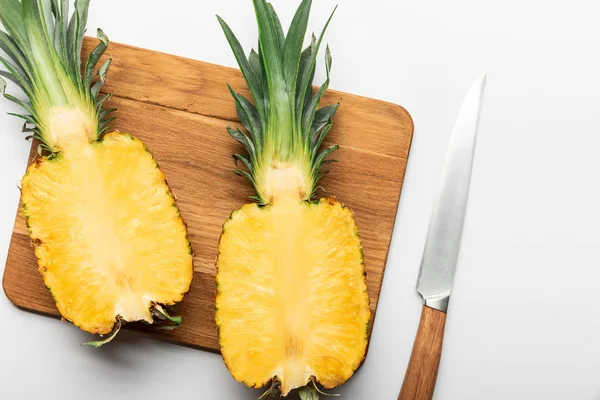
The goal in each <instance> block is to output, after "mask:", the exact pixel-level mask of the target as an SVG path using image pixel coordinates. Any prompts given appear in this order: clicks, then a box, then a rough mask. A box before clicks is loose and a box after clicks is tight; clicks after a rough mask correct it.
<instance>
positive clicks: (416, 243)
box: [0, 0, 600, 400]
mask: <svg viewBox="0 0 600 400" xmlns="http://www.w3.org/2000/svg"><path fill="white" fill-rule="evenodd" d="M297 3H298V1H283V0H275V6H276V7H277V9H278V10H279V11H280V14H281V15H282V19H283V20H284V23H285V24H287V23H288V22H289V21H290V20H291V16H292V13H293V9H294V8H295V6H296V5H297ZM315 3H316V4H315V6H314V10H313V14H312V19H311V27H313V29H317V28H319V27H320V26H321V25H322V23H323V22H324V21H325V19H326V17H327V15H328V13H329V12H330V10H331V9H332V7H333V6H334V5H335V2H334V0H321V1H316V2H315ZM340 3H341V4H340V8H339V9H338V13H337V15H336V16H335V19H334V20H333V23H332V25H331V28H330V31H329V34H328V35H327V42H329V43H330V45H331V48H332V53H333V57H334V64H333V71H332V78H333V81H332V88H334V89H338V90H343V91H348V92H353V93H356V94H360V95H366V96H371V97H376V98H380V99H384V100H388V101H392V102H395V103H399V104H401V105H403V106H405V107H406V108H407V109H408V110H409V111H410V113H411V114H412V116H413V118H414V121H415V125H416V132H415V137H414V144H413V148H412V154H411V158H410V162H409V168H408V173H407V176H406V182H405V186H404V192H403V195H402V200H401V204H400V210H399V213H398V220H397V226H396V231H395V234H394V238H393V246H392V250H391V253H390V257H389V264H388V269H387V273H386V276H385V280H384V286H383V292H382V295H381V302H380V306H379V312H378V314H377V320H376V323H375V327H374V332H373V340H372V344H371V348H370V353H369V357H368V359H367V361H366V363H365V364H364V366H363V367H362V369H361V370H360V371H359V372H358V373H357V374H356V375H355V377H354V378H352V379H351V380H350V381H349V382H348V383H347V384H346V385H344V386H343V387H342V388H341V389H339V390H338V392H340V393H342V394H343V398H344V399H360V400H369V399H378V400H386V399H389V400H392V399H396V397H397V394H398V391H399V389H400V385H401V381H402V377H403V375H404V371H405V368H406V365H407V361H408V358H409V354H410V351H411V347H412V342H413V339H414V334H415V331H416V327H417V324H418V320H419V314H420V311H421V301H420V299H419V298H418V296H417V294H416V293H415V291H414V289H413V288H414V285H415V279H416V276H417V269H418V266H419V261H420V256H421V251H422V247H423V241H424V238H425V230H426V227H427V224H428V219H429V212H430V208H431V204H432V201H433V198H434V194H435V191H436V187H437V182H438V177H439V173H440V169H441V166H442V162H443V159H444V154H445V151H446V146H447V143H448V140H449V135H450V132H451V129H452V126H453V123H454V119H455V117H456V114H457V112H458V108H459V106H460V102H461V101H462V98H463V96H464V94H465V91H466V90H467V88H468V87H469V85H470V84H471V82H472V80H473V79H474V78H475V77H476V76H477V75H478V74H479V73H481V72H484V71H486V72H488V74H489V75H488V90H487V96H486V101H485V107H484V111H483V115H482V123H481V129H480V135H479V140H478V148H477V152H476V159H475V170H474V173H473V181H472V192H471V198H470V205H469V209H468V213H467V214H468V215H467V221H466V226H465V231H464V239H463V248H462V254H461V258H460V261H459V269H458V272H457V276H456V282H455V292H454V295H453V297H452V299H451V302H450V310H449V316H448V323H447V329H446V337H445V346H444V352H443V358H442V364H441V367H440V374H439V381H438V386H437V390H436V398H437V399H444V400H446V399H448V400H466V399H472V400H480V399H486V400H494V399H498V400H504V399H513V400H514V399H523V400H531V399H544V400H552V399H557V400H559V399H560V400H562V399H599V398H600V383H599V381H598V371H599V370H600V340H599V333H600V318H599V317H600V312H599V311H598V307H597V293H598V290H599V289H598V288H599V283H598V282H600V268H599V265H600V255H599V253H598V251H597V248H598V245H599V241H600V236H599V235H598V226H600V211H599V210H600V209H599V205H600V191H599V190H598V184H599V182H598V177H599V176H600V157H598V152H599V149H600V119H599V118H598V111H599V110H600V74H599V72H600V57H599V56H598V54H599V53H598V52H599V49H600V26H599V25H598V15H599V12H600V3H598V2H597V1H594V0H588V1H584V0H571V1H568V2H567V1H555V0H504V1H495V2H491V1H485V2H483V1H479V0H456V1H452V2H449V1H443V0H435V1H432V0H426V1H412V2H407V1H403V2H398V1H389V0H370V1H368V2H365V1H363V0H344V1H342V2H340ZM170 5H172V6H170ZM217 13H219V14H220V15H221V16H223V17H224V18H225V20H226V21H227V22H228V23H230V25H231V26H232V27H233V28H234V30H235V32H236V33H238V34H239V36H240V37H241V38H242V42H243V44H244V45H245V46H246V48H249V46H250V45H253V44H254V42H255V37H256V27H255V22H254V17H253V14H252V9H251V2H250V0H220V1H212V2H207V1H202V2H200V1H195V0H178V1H172V2H163V1H158V0H152V1H150V0H128V1H126V2H124V1H118V0H102V1H100V0H95V1H92V7H91V11H90V23H89V28H90V32H94V30H95V28H96V27H98V26H101V27H102V28H103V29H104V31H105V32H106V33H107V34H108V35H109V37H110V38H111V39H112V40H114V41H118V42H122V43H128V44H132V45H136V46H141V47H146V48H152V49H156V50H160V51H164V52H168V53H173V54H178V55H182V56H187V57H190V58H194V59H199V60H204V61H209V62H213V63H219V64H226V65H230V66H234V65H235V62H234V58H233V56H232V54H231V51H230V50H229V48H228V46H227V43H226V42H225V39H224V37H223V34H222V33H221V31H220V28H219V25H218V23H217V21H216V19H215V17H214V15H215V14H217ZM320 64H322V60H320ZM318 77H320V78H323V71H322V68H321V70H320V71H319V74H318ZM9 110H15V108H13V107H12V106H9V104H8V102H6V101H2V102H0V126H1V127H2V129H1V131H2V138H1V144H2V145H1V147H0V193H1V196H0V260H4V259H5V257H6V253H7V250H8V244H9V238H10V233H11V229H12V225H13V219H14V214H15V210H16V207H17V203H18V190H17V183H18V181H19V179H20V177H21V175H22V173H23V171H24V168H25V163H26V159H27V151H28V143H26V142H25V141H24V140H23V139H22V137H23V136H22V135H20V134H19V129H20V126H21V122H20V121H18V120H17V119H15V118H13V117H9V116H7V115H6V112H7V111H9ZM0 264H2V265H3V264H4V263H3V262H0ZM0 316H1V317H2V321H3V325H4V327H3V328H2V329H0V360H1V361H0V399H7V400H18V399H38V398H45V399H50V400H54V399H57V400H58V399H61V400H71V399H73V400H79V399H88V400H96V399H97V400H100V399H102V400H105V399H116V400H121V399H123V400H124V399H148V400H150V399H164V398H178V399H238V398H239V399H254V398H256V397H257V394H258V393H259V392H257V391H254V390H250V389H246V388H245V387H244V386H243V385H241V384H238V383H236V382H235V381H234V380H233V379H232V378H231V377H230V375H229V373H228V372H227V370H226V368H225V367H224V365H223V363H222V361H221V359H220V357H219V356H217V355H213V354H207V353H204V352H200V351H195V350H190V349H186V348H181V347H177V346H172V345H167V344H161V343H158V342H154V341H150V340H142V339H139V338H138V337H137V336H135V335H133V334H123V335H121V336H120V337H119V340H117V341H116V343H113V344H111V345H110V346H107V347H106V348H104V349H101V350H94V349H88V348H80V347H79V345H78V344H79V343H80V342H81V341H83V340H84V339H87V337H86V336H85V335H83V334H82V333H80V332H79V331H78V330H77V329H75V328H74V327H72V326H69V325H67V324H62V323H60V322H58V321H54V320H51V319H48V318H45V317H40V316H36V315H32V314H29V313H25V312H22V311H19V310H17V309H15V308H14V307H13V306H11V304H10V303H9V302H8V300H6V299H5V298H4V297H0Z"/></svg>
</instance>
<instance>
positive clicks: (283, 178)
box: [264, 162, 308, 203]
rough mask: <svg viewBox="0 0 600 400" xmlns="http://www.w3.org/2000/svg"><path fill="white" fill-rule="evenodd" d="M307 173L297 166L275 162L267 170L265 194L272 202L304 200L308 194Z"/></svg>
mask: <svg viewBox="0 0 600 400" xmlns="http://www.w3.org/2000/svg"><path fill="white" fill-rule="evenodd" d="M304 176H305V173H304V172H303V171H302V169H301V168H299V167H298V166H297V165H295V164H291V163H281V162H274V163H273V164H272V165H271V168H269V169H268V170H267V173H266V178H265V184H264V193H265V197H266V198H268V199H269V200H270V202H271V203H272V202H274V201H277V200H278V199H280V198H284V197H290V198H293V199H304V198H305V197H306V192H307V190H308V189H307V187H308V185H307V183H306V179H305V178H304Z"/></svg>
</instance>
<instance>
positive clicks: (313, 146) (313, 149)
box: [310, 124, 333, 155]
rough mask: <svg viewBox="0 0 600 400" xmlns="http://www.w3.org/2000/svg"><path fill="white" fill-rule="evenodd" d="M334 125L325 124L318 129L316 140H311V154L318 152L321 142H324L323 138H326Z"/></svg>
mask: <svg viewBox="0 0 600 400" xmlns="http://www.w3.org/2000/svg"><path fill="white" fill-rule="evenodd" d="M332 127H333V125H332V124H328V125H325V126H324V127H323V128H322V129H321V130H320V131H318V133H317V134H316V135H315V138H314V141H313V140H311V147H310V148H311V154H313V155H315V154H317V152H318V151H319V148H320V147H321V144H322V143H323V140H324V139H325V137H326V136H327V134H328V133H329V131H330V130H331V128H332Z"/></svg>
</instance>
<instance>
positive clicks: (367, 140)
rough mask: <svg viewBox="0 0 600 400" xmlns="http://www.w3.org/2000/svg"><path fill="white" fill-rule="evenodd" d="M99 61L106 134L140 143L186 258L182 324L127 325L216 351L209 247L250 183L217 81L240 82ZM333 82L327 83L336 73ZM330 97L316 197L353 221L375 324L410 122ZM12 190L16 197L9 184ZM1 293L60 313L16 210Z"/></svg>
mask: <svg viewBox="0 0 600 400" xmlns="http://www.w3.org/2000/svg"><path fill="white" fill-rule="evenodd" d="M96 43H97V40H96V39H91V38H86V39H85V42H84V48H83V52H84V54H89V51H90V50H91V49H92V48H93V47H94V46H95V44H96ZM107 56H108V57H111V58H112V59H113V63H112V66H111V70H110V72H109V77H108V80H107V85H106V86H105V90H106V91H107V92H111V93H113V94H114V97H113V99H112V100H111V104H110V106H113V107H117V108H118V111H117V117H118V119H117V120H116V121H115V122H114V127H115V128H116V129H118V130H120V131H123V132H129V133H131V134H132V135H134V136H136V137H138V138H139V139H141V140H142V141H144V143H145V144H146V145H147V147H148V148H149V149H150V151H151V152H152V154H153V155H154V156H155V157H156V159H157V161H158V163H159V165H160V167H161V169H162V171H163V173H164V174H165V175H166V177H167V180H168V182H169V185H170V186H171V188H172V190H173V192H174V193H175V194H176V196H177V202H178V205H179V207H180V209H181V213H182V216H183V218H184V219H185V221H186V223H187V224H188V228H189V237H190V240H191V242H192V246H193V248H194V251H195V258H194V268H195V274H194V279H193V283H192V288H191V291H190V292H189V294H188V296H187V297H186V298H185V299H184V300H183V302H182V303H180V304H179V306H178V311H179V313H180V314H181V315H182V316H183V318H184V322H183V325H182V327H181V328H179V329H176V330H174V331H170V332H165V331H160V332H157V331H153V330H148V329H147V328H143V327H140V326H137V327H136V326H135V324H131V325H128V327H129V328H133V329H137V330H140V331H142V330H143V331H145V332H146V333H147V334H149V335H151V336H152V337H155V338H158V339H161V340H166V341H170V342H174V343H178V344H182V345H188V346H192V347H198V348H202V349H205V350H210V351H218V349H219V347H218V341H217V329H216V326H215V322H214V311H215V310H214V307H215V306H214V299H215V294H216V287H215V280H214V278H215V257H216V254H217V243H218V240H219V235H220V233H221V226H222V224H223V223H224V222H225V220H226V219H227V218H228V217H229V215H230V213H231V212H232V211H233V210H235V209H238V208H239V207H241V206H242V205H243V204H244V203H247V202H249V200H248V196H250V195H252V188H251V186H250V184H249V183H248V182H246V181H245V180H244V179H242V178H240V177H238V176H236V175H235V174H234V173H233V172H232V171H233V169H234V164H233V158H232V154H234V153H238V152H240V151H243V150H242V149H241V148H240V146H239V145H238V144H237V143H236V142H235V141H234V140H233V139H231V138H230V137H229V135H228V134H227V132H226V127H227V126H228V125H238V126H241V124H239V123H238V120H237V116H236V113H235V106H234V102H233V100H232V99H231V97H230V94H229V93H228V90H227V87H226V85H225V83H226V82H229V83H230V84H231V85H232V86H233V87H234V88H235V89H236V90H238V91H239V92H241V93H243V94H245V95H247V96H249V93H248V90H247V87H246V84H245V82H244V80H243V78H242V75H241V73H240V72H239V71H238V70H236V69H232V68H227V67H222V66H217V65H212V64H207V63H203V62H199V61H193V60H189V59H184V58H181V57H175V56H171V55H167V54H163V53H157V52H153V51H149V50H143V49H139V48H134V47H130V46H126V45H120V44H115V43H111V45H110V47H109V50H108V52H107ZM332 78H333V82H334V83H335V70H334V71H333V72H332ZM339 100H341V106H340V109H339V112H338V114H337V116H336V117H335V119H334V128H333V129H332V131H331V134H330V135H329V137H328V140H327V143H325V145H327V144H329V143H339V144H340V145H341V149H340V150H339V151H338V152H336V153H335V158H336V159H338V160H339V163H337V164H332V166H331V172H330V174H328V175H327V176H326V177H325V178H324V179H323V180H322V181H321V185H322V186H323V187H324V188H325V191H323V190H321V191H320V192H319V193H318V196H319V197H323V196H329V195H335V196H336V197H337V198H338V199H339V200H340V201H341V202H343V203H344V204H346V205H347V206H349V207H350V208H351V209H352V210H353V211H354V213H355V215H356V221H357V224H358V227H359V229H360V234H361V237H362V240H363V246H364V253H365V264H366V269H367V274H368V275H367V285H368V291H369V296H370V300H371V309H372V311H373V318H374V317H375V311H376V309H377V301H378V298H379V292H380V288H381V283H382V279H383V273H384V269H385V264H386V259H387V255H388V248H389V244H390V239H391V234H392V229H393V226H394V222H395V217H396V210H397V206H398V202H399V199H400V193H401V189H402V182H403V179H404V172H405V168H406V163H407V159H408V155H409V149H410V144H411V140H412V134H413V123H412V120H411V118H410V116H409V114H408V113H407V112H406V110H404V109H403V108H402V107H400V106H398V105H394V104H391V103H386V102H383V101H378V100H373V99H368V98H364V97H359V96H355V95H350V94H346V93H340V92H336V91H329V92H328V93H327V94H326V95H325V97H324V100H323V105H327V104H332V103H334V102H337V101H339ZM14 134H19V132H14ZM32 154H33V152H32ZM30 161H31V160H30ZM14 190H18V189H17V182H15V189H14ZM391 267H392V268H398V266H391ZM3 286H4V291H5V293H6V295H7V296H8V298H9V299H10V300H11V301H12V302H13V303H14V304H15V305H16V306H18V307H20V308H23V309H25V310H29V311H34V312H37V313H42V314H46V315H50V316H54V317H58V316H59V314H58V311H57V309H56V307H55V305H54V302H53V300H52V296H51V295H50V293H49V292H48V290H47V289H46V288H45V286H44V283H43V280H42V277H41V275H40V274H39V273H38V271H37V265H36V260H35V257H34V254H33V250H32V248H31V245H30V240H29V236H28V231H27V228H26V225H25V220H24V218H23V216H22V214H21V212H20V210H19V211H18V213H17V217H16V222H15V227H14V231H13V235H12V239H11V243H10V249H9V253H8V259H7V263H6V268H5V272H4V279H3ZM371 322H373V321H371ZM371 326H372V324H371ZM73 329H76V328H73Z"/></svg>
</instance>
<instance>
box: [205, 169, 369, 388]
mask: <svg viewBox="0 0 600 400" xmlns="http://www.w3.org/2000/svg"><path fill="white" fill-rule="evenodd" d="M280 172H281V171H278V172H277V173H276V174H279V173H280ZM288 172H289V171H288ZM276 176H277V175H276ZM291 183H292V184H295V181H291ZM273 187H279V186H273ZM294 188H295V187H294ZM217 267H218V275H217V284H218V294H217V316H216V320H217V325H218V327H219V329H220V344H221V352H222V354H223V357H224V360H225V363H226V364H227V366H228V367H229V369H230V371H231V372H232V374H233V375H234V377H235V378H236V379H237V380H239V381H241V382H245V383H246V384H248V385H249V386H256V387H262V386H263V385H265V384H266V383H268V382H269V381H270V380H272V379H277V380H279V382H280V383H281V391H282V394H283V395H284V396H285V395H287V394H288V393H289V392H290V391H291V390H293V389H296V388H299V387H302V386H305V385H307V384H308V383H309V382H310V380H311V379H315V380H316V381H318V382H320V383H321V384H322V385H323V386H324V387H326V388H333V387H335V386H338V385H340V384H341V383H343V382H345V381H346V380H347V379H348V378H349V377H350V376H351V375H352V374H353V372H354V371H355V370H356V369H357V368H358V367H359V365H360V363H361V362H362V359H363V357H364V354H365V350H366V345H367V325H368V321H369V317H370V311H369V300H368V296H367V287H366V283H365V279H364V276H363V271H364V267H363V256H362V250H361V244H360V239H359V237H358V233H357V229H356V225H355V223H354V218H353V215H352V213H351V211H350V210H349V209H348V208H345V207H344V206H342V204H341V203H339V202H337V201H336V200H335V199H322V200H321V201H319V202H318V203H308V202H305V201H301V200H299V199H298V197H296V198H294V197H293V196H284V197H281V198H279V199H278V201H274V202H273V203H272V204H271V205H268V206H265V207H259V206H258V205H256V204H248V205H245V206H243V207H242V208H241V209H240V210H238V211H236V212H234V213H233V215H232V216H231V219H230V220H229V221H227V222H226V223H225V225H224V231H223V235H222V238H221V242H220V245H219V258H218V262H217Z"/></svg>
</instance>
